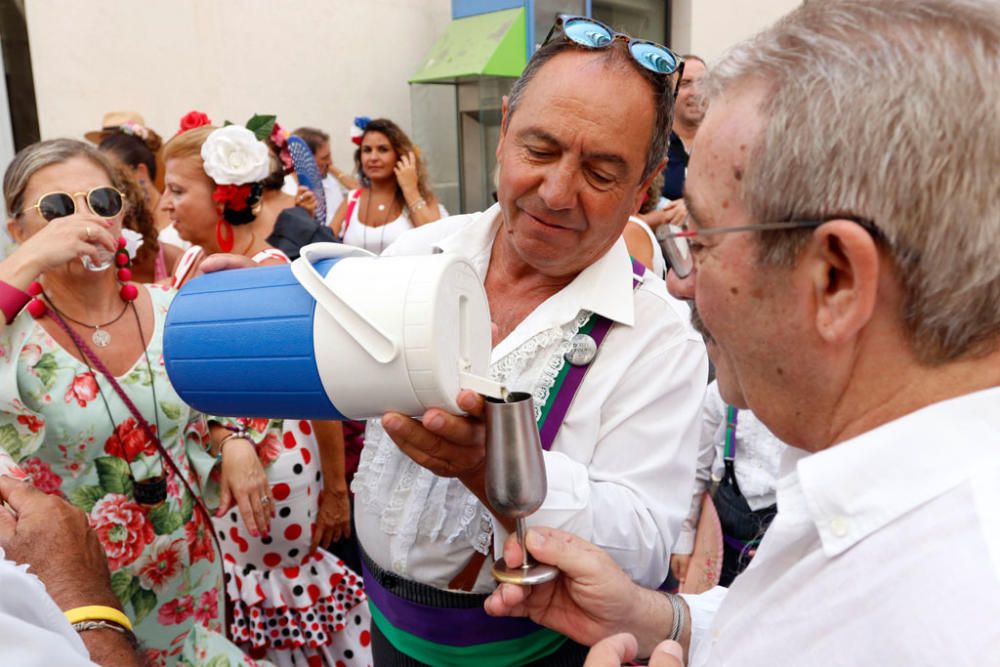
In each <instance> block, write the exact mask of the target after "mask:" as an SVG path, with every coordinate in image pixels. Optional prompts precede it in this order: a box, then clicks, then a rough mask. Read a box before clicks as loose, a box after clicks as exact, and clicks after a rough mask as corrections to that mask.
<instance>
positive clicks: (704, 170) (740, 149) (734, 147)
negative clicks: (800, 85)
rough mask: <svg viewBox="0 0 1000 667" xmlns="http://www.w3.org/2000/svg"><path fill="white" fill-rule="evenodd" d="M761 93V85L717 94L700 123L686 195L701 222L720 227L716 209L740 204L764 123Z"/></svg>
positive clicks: (700, 223) (692, 212) (695, 215)
mask: <svg viewBox="0 0 1000 667" xmlns="http://www.w3.org/2000/svg"><path fill="white" fill-rule="evenodd" d="M761 95H762V92H761V90H760V89H755V88H744V89H741V90H740V91H737V92H735V93H734V94H727V95H722V96H720V97H718V98H717V99H715V100H713V101H712V104H711V105H710V106H709V108H708V112H707V113H706V114H705V119H704V121H702V124H701V127H699V128H698V134H697V135H695V140H694V145H693V147H692V149H691V160H690V163H689V168H688V177H687V180H686V182H685V195H684V196H685V199H686V200H687V202H688V210H689V211H690V213H691V215H692V217H694V218H695V220H696V222H697V223H698V224H699V225H705V224H706V223H708V224H709V225H710V226H717V225H718V224H719V223H718V221H717V220H713V219H712V218H713V217H714V216H713V215H712V213H715V212H717V211H718V210H719V209H720V208H721V209H731V208H735V207H736V206H737V205H740V202H738V201H736V199H737V197H738V196H739V193H740V191H741V181H742V180H743V178H744V176H745V174H746V173H747V169H748V168H749V167H748V165H749V160H750V155H751V153H752V151H753V147H754V146H755V145H756V143H757V141H758V140H759V138H760V134H761V131H762V130H763V127H764V120H763V117H762V116H761V114H760V100H761Z"/></svg>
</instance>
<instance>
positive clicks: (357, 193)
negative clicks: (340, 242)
mask: <svg viewBox="0 0 1000 667" xmlns="http://www.w3.org/2000/svg"><path fill="white" fill-rule="evenodd" d="M360 199H361V188H358V189H357V190H354V191H353V192H351V194H349V195H347V212H346V213H344V226H343V227H341V228H340V238H344V237H345V236H347V226H348V225H350V224H351V216H353V215H354V208H355V207H356V206H357V205H358V201H359V200H360Z"/></svg>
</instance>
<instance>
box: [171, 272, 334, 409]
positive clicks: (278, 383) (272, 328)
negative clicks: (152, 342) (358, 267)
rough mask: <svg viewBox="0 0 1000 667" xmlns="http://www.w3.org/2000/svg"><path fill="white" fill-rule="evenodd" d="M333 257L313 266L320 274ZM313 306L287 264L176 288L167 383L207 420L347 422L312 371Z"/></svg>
mask: <svg viewBox="0 0 1000 667" xmlns="http://www.w3.org/2000/svg"><path fill="white" fill-rule="evenodd" d="M338 261H339V260H337V259H327V260H322V261H320V262H317V263H316V270H317V271H319V273H320V275H324V276H325V275H326V274H327V273H328V272H329V271H330V268H331V267H332V266H333V265H334V264H336V263H337V262H338ZM315 312H316V302H315V301H314V300H313V298H312V297H311V296H309V294H308V293H307V292H306V291H305V289H303V288H302V286H301V285H299V283H298V281H297V280H296V279H295V277H294V276H293V275H292V271H291V267H290V266H289V265H287V264H285V265H282V266H267V267H260V268H252V269H240V270H234V271H220V272H219V273H210V274H206V275H204V276H200V277H198V278H195V279H194V280H192V281H191V282H189V283H188V284H186V285H184V287H182V288H181V290H180V292H179V293H178V294H177V296H176V297H174V301H173V303H172V304H171V306H170V311H169V312H168V313H167V321H166V325H165V328H164V332H163V356H164V360H165V363H166V368H167V375H168V376H170V382H171V383H173V385H174V389H176V390H177V393H178V394H179V395H180V397H181V398H182V399H184V401H185V402H186V403H188V404H189V405H191V406H193V407H194V408H196V409H198V410H200V411H201V412H204V413H206V414H209V415H217V416H228V417H272V418H280V419H335V420H342V419H346V417H345V416H344V415H342V414H341V413H340V412H339V411H338V410H337V408H336V407H335V406H334V405H333V404H332V403H331V402H330V399H329V398H328V397H327V394H326V391H325V390H324V389H323V383H322V382H321V380H320V376H319V370H318V369H317V367H316V353H315V341H314V340H313V331H314V327H313V324H314V317H315Z"/></svg>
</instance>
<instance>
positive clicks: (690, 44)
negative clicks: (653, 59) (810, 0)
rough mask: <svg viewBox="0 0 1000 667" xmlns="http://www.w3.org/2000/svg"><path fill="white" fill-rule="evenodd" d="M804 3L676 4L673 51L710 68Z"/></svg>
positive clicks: (698, 0)
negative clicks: (731, 49)
mask: <svg viewBox="0 0 1000 667" xmlns="http://www.w3.org/2000/svg"><path fill="white" fill-rule="evenodd" d="M801 4H802V0H752V1H751V0H673V3H672V5H671V17H670V20H671V26H670V29H671V39H670V42H671V47H672V48H673V49H674V50H675V51H677V52H678V53H696V54H698V55H700V56H701V57H702V58H704V59H705V60H706V61H707V62H708V64H709V65H710V66H711V64H712V63H713V62H715V61H717V60H718V59H719V58H720V57H721V56H722V54H723V53H725V51H726V49H728V48H729V47H730V46H733V45H734V44H736V43H737V42H740V41H742V40H744V39H746V38H747V37H750V36H752V35H754V34H755V33H757V32H758V31H760V30H761V29H763V28H766V27H767V26H769V25H770V24H772V23H774V22H775V21H776V20H777V19H778V18H779V17H781V16H784V15H785V14H787V13H788V12H790V11H792V10H793V9H795V8H796V7H798V6H799V5H801Z"/></svg>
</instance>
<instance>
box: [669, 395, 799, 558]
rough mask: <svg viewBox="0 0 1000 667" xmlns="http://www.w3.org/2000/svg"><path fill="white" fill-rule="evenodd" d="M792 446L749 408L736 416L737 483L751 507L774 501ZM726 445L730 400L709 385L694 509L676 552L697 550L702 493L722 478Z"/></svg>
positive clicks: (692, 502)
mask: <svg viewBox="0 0 1000 667" xmlns="http://www.w3.org/2000/svg"><path fill="white" fill-rule="evenodd" d="M787 447H788V445H786V444H785V443H783V442H782V441H781V440H778V438H776V437H775V435H774V434H773V433H771V432H770V431H769V430H768V429H767V427H766V426H764V425H763V424H762V423H761V422H760V420H759V419H757V417H756V416H754V414H753V413H752V412H751V411H749V410H740V411H739V413H738V414H737V415H736V443H735V447H734V449H735V460H734V462H733V467H734V468H735V470H736V483H737V484H739V486H740V493H742V494H743V497H744V498H745V499H746V501H747V505H749V506H750V509H752V510H754V511H756V510H759V509H764V508H765V507H770V506H771V505H773V504H774V499H775V496H774V485H775V480H777V478H778V465H779V464H780V462H781V456H782V454H783V453H784V451H785V449H786V448H787ZM725 448H726V402H725V401H724V400H722V396H721V395H720V394H719V383H718V382H713V383H712V384H710V385H708V391H707V392H705V407H704V409H703V412H702V422H701V447H700V448H699V449H698V471H697V473H696V474H695V482H694V493H693V494H692V496H691V510H690V513H689V514H688V517H687V519H685V520H684V524H683V525H682V526H681V534H680V537H678V538H677V544H675V545H674V553H677V554H689V553H691V551H692V550H693V549H694V535H695V530H696V529H697V527H698V519H699V518H700V517H701V498H702V494H704V493H705V490H706V489H707V488H708V486H709V484H710V483H711V482H713V481H715V482H717V481H719V480H721V479H722V476H723V474H724V473H725V464H724V462H723V460H724V455H725Z"/></svg>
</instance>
